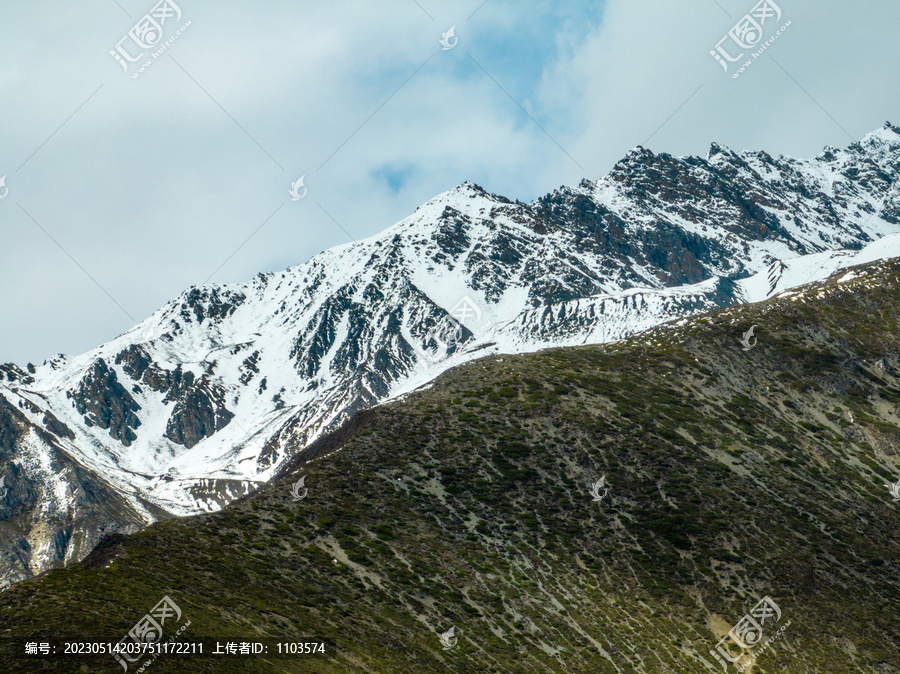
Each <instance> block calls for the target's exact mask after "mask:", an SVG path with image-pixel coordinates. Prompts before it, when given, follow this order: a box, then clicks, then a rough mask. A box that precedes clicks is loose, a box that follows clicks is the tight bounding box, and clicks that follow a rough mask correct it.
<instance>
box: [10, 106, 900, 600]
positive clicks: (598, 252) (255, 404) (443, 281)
mask: <svg viewBox="0 0 900 674" xmlns="http://www.w3.org/2000/svg"><path fill="white" fill-rule="evenodd" d="M898 184H900V132H898V130H897V129H896V128H895V127H893V126H891V125H890V124H888V125H885V127H884V128H882V129H880V130H878V131H875V132H873V133H871V134H869V135H868V136H866V137H865V138H864V139H863V140H862V141H860V142H859V143H854V144H852V145H850V146H849V147H847V148H844V149H834V148H826V150H825V151H823V152H822V153H821V154H820V155H819V156H817V157H816V158H814V159H809V160H799V159H792V158H789V157H773V156H770V155H769V154H767V153H765V152H733V151H730V150H728V149H726V148H723V147H720V146H718V145H713V146H712V147H711V148H710V151H709V154H708V155H707V156H706V157H705V158H704V157H673V156H671V155H667V154H654V153H652V152H650V151H649V150H646V149H643V148H637V149H635V150H633V151H632V152H630V153H629V154H628V155H627V156H626V157H625V158H623V159H622V160H621V161H620V162H619V163H618V164H616V166H615V167H614V168H613V170H612V171H611V172H610V173H609V175H607V176H605V177H604V178H602V179H601V180H599V181H595V182H591V181H582V183H581V184H579V185H578V186H575V187H563V188H560V189H559V190H556V191H554V192H552V193H551V194H548V195H546V196H543V197H541V198H539V199H537V200H536V201H534V202H532V203H522V202H518V201H512V200H509V199H506V198H504V197H501V196H498V195H493V194H489V193H488V192H486V191H485V190H483V189H482V188H480V187H478V186H477V185H473V184H471V183H465V184H463V185H461V186H459V187H457V188H455V189H453V190H450V191H449V192H446V193H444V194H441V195H438V196H437V197H435V198H434V199H432V200H431V201H429V202H428V203H426V204H424V205H423V206H421V207H420V208H419V209H417V210H416V212H415V213H413V214H412V215H411V216H409V217H408V218H406V219H404V220H402V221H401V222H399V223H397V224H396V225H394V226H392V227H390V228H388V229H387V230H386V231H384V232H383V233H382V234H380V235H378V236H375V237H372V238H370V239H366V240H364V241H360V242H356V243H353V244H349V245H345V246H340V247H337V248H334V249H331V250H328V251H325V252H323V253H321V254H319V255H317V256H315V257H314V258H312V259H311V260H309V261H308V262H307V263H305V264H302V265H299V266H297V267H292V268H290V269H288V270H285V271H284V272H279V273H269V274H260V275H258V276H257V277H255V278H253V279H252V280H250V281H248V282H247V283H241V284H230V285H208V286H203V287H193V288H190V289H188V290H187V291H185V292H184V293H183V294H182V295H181V296H179V297H178V298H176V299H175V300H173V301H172V302H170V303H168V304H166V305H165V306H164V307H162V308H161V309H160V310H159V311H157V312H156V313H154V314H153V315H152V316H151V317H149V318H148V319H146V320H145V321H143V322H142V323H140V324H139V325H137V326H136V327H135V328H133V329H132V330H130V331H128V332H127V333H125V334H123V335H121V336H119V337H117V338H116V339H114V340H112V341H111V342H109V343H107V344H104V345H102V346H99V347H97V348H96V349H93V350H91V351H89V352H87V353H85V354H82V355H79V356H73V357H69V356H59V357H56V358H53V359H51V360H49V361H47V362H45V363H44V364H42V365H40V366H37V367H35V366H31V365H29V366H28V367H19V366H16V365H13V364H7V365H2V366H0V463H2V466H3V467H4V468H3V471H4V472H3V474H4V475H5V476H6V478H5V487H6V488H8V489H9V492H10V498H8V499H5V500H2V501H0V585H8V584H10V583H13V582H16V581H19V580H22V579H23V578H28V577H31V576H33V575H34V574H37V573H40V572H42V571H44V570H46V569H48V568H53V567H56V566H60V565H64V564H66V563H70V562H71V561H73V560H78V559H81V558H83V557H84V555H85V554H87V552H88V551H89V550H90V549H91V548H92V547H93V546H94V545H96V544H97V542H98V541H100V540H101V539H102V538H103V537H104V536H106V535H108V534H109V533H111V532H129V531H135V530H137V529H140V528H142V527H144V526H146V525H148V524H150V523H152V522H154V521H157V520H159V519H164V518H166V517H170V516H172V515H191V514H196V513H199V512H208V511H214V510H218V509H219V508H221V507H222V506H223V505H224V504H226V503H228V502H230V501H232V500H234V499H236V498H240V497H242V496H244V495H246V494H248V493H251V492H252V491H254V490H255V489H258V488H259V487H260V485H262V484H264V483H265V482H266V481H267V480H269V479H271V478H272V477H273V476H274V475H275V474H277V472H278V471H279V470H280V469H281V468H282V467H283V466H284V465H286V464H287V462H289V461H290V460H291V458H292V457H293V456H295V455H296V454H297V453H298V452H300V451H301V450H303V448H304V447H306V446H308V445H309V444H310V443H312V442H314V441H315V440H317V439H318V438H320V437H322V436H323V435H324V434H326V433H328V432H330V431H333V430H335V429H337V428H339V427H340V426H341V424H343V423H344V422H345V421H346V420H347V419H349V418H350V417H352V415H353V414H354V413H356V412H358V411H360V410H364V409H368V408H371V407H373V406H374V405H377V404H378V403H380V402H383V401H385V400H389V399H391V398H393V397H396V396H398V395H402V394H403V393H405V392H408V391H411V390H413V389H415V388H416V387H418V386H420V385H422V384H424V383H426V382H428V381H431V380H432V379H434V378H435V377H436V376H438V375H440V374H441V373H442V372H443V371H445V370H447V369H449V368H451V367H453V366H455V365H459V364H461V363H464V362H467V361H470V360H472V359H475V358H479V357H482V356H485V355H489V354H511V353H525V352H534V351H537V350H540V349H543V348H547V347H553V346H574V345H581V344H597V343H604V342H611V341H614V340H618V339H622V338H624V337H627V336H629V335H632V334H635V333H637V332H640V331H641V330H645V329H648V328H651V327H653V326H655V325H659V324H661V323H664V322H666V321H670V320H672V319H678V318H681V317H687V316H692V315H696V314H700V313H704V312H709V311H711V310H715V309H717V308H721V307H726V306H730V305H739V304H745V303H748V302H756V301H760V300H764V299H766V298H768V297H771V296H773V295H775V294H777V293H779V292H783V291H784V290H786V289H788V288H790V287H793V286H795V285H797V284H799V283H803V282H807V281H809V280H815V279H821V278H825V277H826V276H827V275H828V274H830V273H831V272H833V271H835V270H837V269H840V268H845V267H848V266H852V265H855V264H859V263H861V262H868V261H871V260H873V259H878V258H879V257H889V256H891V255H900V190H898V189H896V186H897V185H898ZM461 302H465V303H467V304H465V310H466V316H465V318H464V319H462V324H461V325H460V329H459V331H458V335H457V336H456V337H455V338H453V339H449V340H447V339H441V338H439V335H440V330H441V328H442V326H443V325H445V322H446V321H447V320H448V317H450V316H451V315H452V316H454V317H457V318H458V315H457V314H456V313H455V309H456V307H458V306H460V303H461Z"/></svg>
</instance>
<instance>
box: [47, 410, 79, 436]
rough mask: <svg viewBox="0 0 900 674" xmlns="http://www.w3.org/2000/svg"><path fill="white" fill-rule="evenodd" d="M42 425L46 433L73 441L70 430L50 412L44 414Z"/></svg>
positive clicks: (72, 433) (73, 434) (72, 434)
mask: <svg viewBox="0 0 900 674" xmlns="http://www.w3.org/2000/svg"><path fill="white" fill-rule="evenodd" d="M42 423H43V424H44V426H45V427H46V429H47V430H48V431H50V432H51V433H53V435H55V436H56V437H58V438H69V439H70V440H74V439H75V433H74V432H73V431H72V429H71V428H69V427H68V426H66V425H65V424H64V423H63V422H61V421H60V420H59V419H57V418H56V417H55V416H53V414H52V413H51V412H44V419H43V422H42Z"/></svg>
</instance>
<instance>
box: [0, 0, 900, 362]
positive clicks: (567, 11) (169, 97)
mask: <svg viewBox="0 0 900 674" xmlns="http://www.w3.org/2000/svg"><path fill="white" fill-rule="evenodd" d="M776 1H777V5H776V6H775V7H772V6H769V7H765V6H764V7H759V6H758V5H756V3H755V1H754V0H750V1H749V2H747V1H745V0H685V1H683V2H672V1H671V0H646V1H644V0H608V1H606V2H603V1H600V0H595V1H590V0H582V1H576V0H570V1H569V2H565V3H560V2H558V0H488V1H487V2H484V3H483V0H458V1H455V2H438V1H437V0H391V1H387V0H384V1H381V0H346V1H341V0H336V1H334V2H327V3H323V2H312V1H311V0H310V1H302V2H301V1H296V2H288V1H278V0H267V1H266V2H265V3H252V2H249V1H245V2H235V1H230V0H217V1H216V2H211V1H209V0H207V1H206V2H200V1H199V0H175V2H177V10H176V9H175V8H172V7H166V6H159V5H155V4H154V2H155V0H150V2H145V1H144V0H90V1H89V2H71V1H66V2H64V1H62V0H59V1H50V0H34V1H32V2H28V3H20V2H12V0H0V7H2V16H3V18H2V22H0V176H3V175H5V186H2V187H0V197H4V198H2V199H0V362H4V361H10V360H11V361H15V362H18V363H20V364H24V363H26V362H28V361H32V362H35V363H39V362H42V361H43V360H44V359H46V358H50V357H52V356H54V355H55V354H57V353H70V354H75V353H80V352H83V351H85V350H87V349H89V348H91V347H93V346H96V345H98V344H100V343H102V342H104V341H108V340H109V339H112V338H114V337H115V336H116V335H118V334H120V333H122V332H124V331H125V330H127V329H128V328H130V327H131V326H132V325H134V324H135V323H136V322H138V321H140V320H142V319H143V318H145V317H146V316H148V315H149V314H151V313H152V312H153V311H155V310H156V309H157V308H159V307H160V306H161V305H162V304H164V303H165V302H166V301H167V300H169V299H172V298H173V297H175V296H176V295H178V294H179V293H180V292H181V291H183V290H184V289H185V288H187V287H189V286H191V285H195V284H202V283H204V282H206V281H207V280H209V281H210V282H233V281H243V280H246V279H249V278H250V277H252V276H253V275H254V274H256V273H257V272H260V271H271V270H279V269H283V268H285V267H288V266H290V265H294V264H299V263H301V262H303V261H305V260H307V259H309V258H310V257H311V256H312V255H315V254H316V253H318V252H320V251H322V250H323V249H325V248H329V247H331V246H334V245H338V244H342V243H345V242H347V241H348V240H350V238H354V239H360V238H363V237H366V236H371V235H373V234H376V233H377V232H379V231H381V230H383V229H385V228H386V227H388V226H390V225H391V224H393V223H394V222H396V221H398V220H400V219H402V218H403V217H405V216H406V215H408V214H410V213H411V212H412V211H414V210H415V208H416V207H417V206H418V205H420V204H421V203H423V202H425V201H427V200H428V199H430V198H431V197H433V196H434V195H436V194H438V193H440V192H443V191H445V190H448V189H451V188H453V187H454V186H456V185H458V184H459V183H461V182H463V181H465V180H472V181H474V182H476V183H478V184H480V185H482V186H483V187H485V188H486V189H487V190H489V191H491V192H495V193H499V194H503V195H504V196H507V197H509V198H511V199H520V200H523V201H530V200H532V199H534V198H536V197H538V196H540V195H542V194H545V193H547V192H549V191H551V190H553V189H555V188H557V187H559V186H561V185H565V184H569V185H571V184H576V183H578V182H579V181H580V180H581V179H582V178H584V177H588V178H598V177H600V176H602V175H604V174H605V173H607V172H608V171H609V170H610V168H611V167H612V166H613V164H614V163H615V162H616V161H617V160H618V159H620V158H621V157H622V156H623V155H624V154H625V153H626V152H627V151H628V150H629V149H630V148H632V147H634V146H636V145H644V146H645V147H648V148H650V149H652V150H653V151H655V152H669V153H673V154H679V155H683V154H700V155H705V154H706V152H707V150H708V148H709V144H710V142H713V141H715V142H718V143H721V144H724V145H728V146H730V147H732V148H735V149H764V150H767V151H769V152H770V153H773V154H788V155H794V156H800V157H811V156H814V155H816V154H818V152H819V151H820V150H821V149H822V147H823V146H825V145H834V146H845V145H847V144H848V143H850V142H852V140H854V139H859V138H860V137H862V136H863V135H865V134H866V133H868V132H869V131H872V130H875V129H876V128H879V127H880V126H881V125H882V124H883V123H884V122H885V121H886V120H891V121H893V122H895V123H900V115H898V114H897V113H898V110H900V89H898V87H896V86H895V80H896V76H895V75H896V71H895V68H896V67H897V66H898V55H900V52H898V50H897V40H896V35H895V32H896V27H897V26H898V25H900V3H898V2H896V1H893V2H891V1H890V0H870V1H868V2H865V3H854V4H850V3H822V2H821V1H819V2H816V1H814V0H776ZM824 4H827V7H823V6H822V5H824ZM154 8H156V9H155V11H152V10H154ZM754 9H756V11H755V16H757V18H758V19H760V20H761V26H760V27H761V29H762V32H763V35H762V42H759V43H758V44H756V45H755V46H753V43H754V41H755V39H756V37H755V36H754V35H753V34H752V32H751V33H749V34H748V33H746V32H744V31H741V30H738V31H737V32H736V33H735V34H736V35H737V36H738V37H739V38H740V39H742V40H744V42H745V43H746V44H749V45H751V47H750V49H747V50H743V51H746V52H747V55H749V54H750V53H752V52H753V51H754V50H756V49H759V46H760V45H762V44H763V43H764V42H765V41H767V40H769V39H772V38H774V40H773V41H772V42H771V44H769V46H768V47H767V48H766V50H765V52H763V53H762V55H761V56H760V57H759V58H758V59H757V60H756V61H754V62H753V63H752V65H751V66H750V67H749V68H747V69H746V70H745V71H744V72H742V73H741V74H740V76H739V77H738V78H737V79H734V78H732V77H731V75H733V74H735V73H736V72H737V67H738V65H739V63H740V62H741V61H743V60H746V58H747V55H745V56H744V58H743V59H741V61H739V62H736V63H734V64H728V65H729V70H728V72H725V70H724V69H723V67H722V65H721V64H720V63H719V62H717V61H716V59H714V58H713V56H711V55H710V50H715V48H716V46H717V45H718V46H720V47H721V49H722V51H721V52H718V53H719V54H720V55H721V54H722V53H723V52H724V54H726V55H728V56H729V57H737V56H738V55H739V54H740V53H741V52H742V49H741V48H740V46H738V45H737V44H736V43H735V41H734V38H731V37H728V35H729V31H730V30H731V29H732V28H733V27H735V26H736V25H740V23H741V19H742V17H743V16H744V15H746V14H748V13H751V14H753V11H752V10H754ZM776 9H777V11H776ZM178 11H180V13H181V16H180V17H178V15H177V13H178ZM777 12H780V13H781V17H778V16H777ZM146 14H151V15H155V16H156V17H157V23H158V24H159V23H160V20H162V23H161V24H160V27H161V29H162V40H161V41H160V42H158V43H156V44H154V42H155V40H156V36H154V34H153V31H152V28H153V25H152V24H148V23H147V22H146V21H144V20H143V17H144V16H145V15H146ZM188 22H189V25H187V26H186V27H184V26H185V25H186V24H188ZM788 22H790V25H788V26H787V27H786V28H784V29H782V26H784V25H785V24H787V23H788ZM758 23H759V21H758ZM147 25H149V26H150V27H151V30H150V31H149V32H147V31H146V30H143V29H142V28H146V27H147ZM136 26H137V28H136V30H135V31H134V34H135V35H136V36H137V39H141V40H143V41H144V42H145V44H146V45H150V48H148V49H143V48H142V47H141V46H140V45H138V43H137V42H135V38H133V37H129V32H130V31H132V29H133V28H135V27H136ZM451 26H455V30H454V35H453V36H448V38H447V41H446V43H445V44H447V45H449V44H453V45H454V46H453V48H452V49H444V48H443V45H442V44H441V43H440V40H441V36H442V34H443V33H445V32H446V31H448V29H450V28H451ZM750 26H751V28H752V24H750ZM183 27H184V28H183ZM179 30H181V32H180V33H178V31H179ZM778 30H781V31H782V32H781V33H780V34H778V35H777V36H776V33H777V31H778ZM123 38H125V40H124V41H123ZM723 38H727V39H726V41H725V42H721V43H720V41H721V40H722V39H723ZM166 42H169V44H168V45H167V46H166V47H165V50H164V51H162V52H160V53H159V56H158V58H157V59H156V60H155V61H153V62H152V65H151V66H150V67H148V68H146V69H145V70H144V71H143V72H140V74H139V76H138V77H136V78H135V77H133V75H135V74H136V73H137V72H138V66H139V64H140V63H143V62H144V61H146V60H147V59H148V58H149V57H150V55H151V54H153V53H154V52H156V51H158V50H159V49H160V48H161V47H162V45H163V44H165V43H166ZM117 46H118V47H119V49H120V50H121V51H116V48H117ZM111 51H113V52H115V53H117V54H119V55H120V58H122V61H123V62H124V63H125V65H127V66H128V70H127V72H126V71H125V70H124V69H123V67H122V65H120V63H119V62H118V61H117V60H116V59H115V58H114V57H113V56H112V55H111V54H110V52H111ZM142 52H143V53H144V57H143V58H141V59H139V60H138V61H136V62H135V63H129V62H128V61H127V58H136V57H137V56H138V55H140V54H141V53H142ZM122 54H125V55H127V58H126V57H123V56H122ZM724 60H725V59H723V61H724ZM301 176H305V178H304V187H303V188H299V187H298V193H299V194H305V197H304V198H303V199H302V200H299V201H292V199H291V196H290V194H289V190H290V189H291V184H292V183H293V182H294V181H296V180H297V179H298V178H300V177H301ZM304 189H305V190H307V191H306V192H304ZM7 190H8V191H7ZM4 195H5V196H4ZM248 238H249V240H248Z"/></svg>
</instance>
